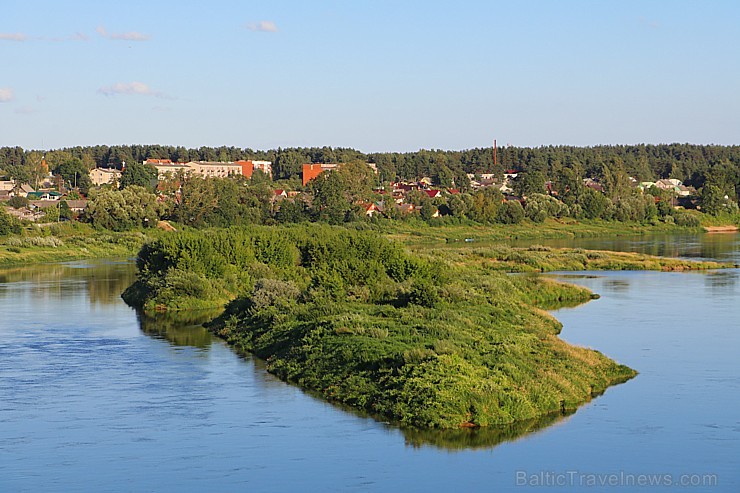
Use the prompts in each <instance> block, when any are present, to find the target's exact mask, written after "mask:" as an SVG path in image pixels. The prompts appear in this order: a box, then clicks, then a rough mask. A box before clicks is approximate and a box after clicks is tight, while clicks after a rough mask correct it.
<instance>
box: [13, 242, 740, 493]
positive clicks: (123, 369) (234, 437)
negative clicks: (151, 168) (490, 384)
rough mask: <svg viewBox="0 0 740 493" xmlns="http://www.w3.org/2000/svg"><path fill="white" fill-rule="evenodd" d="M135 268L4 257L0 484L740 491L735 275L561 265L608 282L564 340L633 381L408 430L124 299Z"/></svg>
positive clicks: (597, 286) (568, 321) (739, 316)
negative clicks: (522, 412) (633, 374)
mask: <svg viewBox="0 0 740 493" xmlns="http://www.w3.org/2000/svg"><path fill="white" fill-rule="evenodd" d="M687 244H688V243H687ZM738 250H739V248H738V242H737V241H736V242H735V243H734V244H730V245H729V248H727V250H726V252H725V253H726V254H727V255H729V256H732V255H737V252H738ZM725 253H723V254H722V255H725ZM132 276H133V271H132V266H131V265H130V264H127V263H105V262H92V263H74V264H66V265H52V266H43V267H35V268H26V269H13V270H4V271H0V491H3V492H5V491H10V492H14V491H33V492H36V491H137V492H138V491H178V492H181V491H353V490H354V491H368V490H371V491H450V490H458V491H520V490H528V489H533V490H541V491H578V490H582V491H603V489H604V488H600V487H596V488H594V487H588V486H581V480H583V481H584V482H585V483H588V482H589V481H591V480H593V479H597V480H600V478H601V477H599V478H594V477H592V476H583V477H581V476H580V475H590V474H600V475H606V474H612V473H614V474H617V475H619V474H620V473H623V474H625V475H638V474H660V475H666V474H671V475H673V476H672V479H673V480H675V481H678V480H679V478H680V476H681V475H682V474H698V475H704V474H715V475H716V477H717V481H718V486H717V487H716V488H708V487H696V488H687V489H686V490H687V491H738V490H740V472H738V471H739V470H740V467H739V466H740V397H739V396H740V364H739V363H738V357H737V353H738V349H740V333H739V332H738V329H739V328H740V324H738V321H740V287H738V285H739V281H740V271H738V270H730V271H723V272H717V273H709V274H697V273H689V274H674V273H652V272H647V273H642V272H618V273H603V274H602V273H598V274H597V275H595V276H592V275H589V276H582V275H580V274H575V273H570V274H569V273H564V274H559V276H561V277H565V278H567V279H568V280H569V281H571V282H576V283H579V284H583V285H585V286H588V287H589V288H591V289H593V290H594V291H596V292H598V293H600V294H601V295H602V298H601V299H599V300H596V301H593V302H590V303H588V304H586V305H583V306H581V307H578V308H575V309H565V310H560V311H558V312H557V313H556V316H557V317H558V318H559V319H560V320H561V321H562V322H563V323H564V325H565V328H564V330H563V333H562V335H561V336H562V337H563V338H564V339H566V340H568V341H570V342H573V343H576V344H581V345H587V346H590V347H594V348H597V349H599V350H601V351H602V352H604V353H606V354H607V355H609V356H611V357H613V358H615V359H617V360H619V361H621V362H623V363H625V364H628V365H630V366H631V367H633V368H635V369H637V370H638V371H639V372H640V375H639V376H638V377H637V378H635V379H633V380H631V381H629V382H627V383H625V384H623V385H620V386H617V387H614V388H611V389H609V390H608V391H607V392H606V394H604V395H603V396H601V397H598V398H596V399H594V400H593V401H592V402H591V403H589V404H587V405H585V406H584V407H582V408H581V409H579V411H578V412H577V413H575V414H573V415H571V416H568V417H565V418H562V419H559V420H556V422H554V423H536V424H535V423H533V424H527V425H526V426H525V428H527V429H533V430H534V429H537V428H539V430H538V431H536V432H533V433H526V434H523V435H519V434H520V433H521V432H522V431H523V430H521V429H517V430H498V431H490V432H486V433H479V434H475V435H469V434H460V433H452V434H434V433H417V434H413V433H409V432H406V434H404V432H403V431H401V430H399V429H397V428H395V427H393V426H390V425H386V424H383V423H379V422H377V421H375V420H373V419H370V418H367V417H362V416H358V415H356V414H353V413H349V412H346V411H344V410H342V409H339V408H337V407H335V406H332V405H329V404H327V403H325V402H323V401H321V400H318V399H315V398H313V397H311V396H310V395H307V394H305V393H303V392H301V391H300V390H299V389H297V388H295V387H292V386H289V385H286V384H284V383H282V382H280V381H278V380H276V379H275V378H273V377H271V376H270V375H269V374H267V373H266V372H265V371H264V369H263V367H262V366H261V365H260V363H259V362H257V361H254V360H252V359H250V358H246V359H244V358H240V357H239V356H237V355H235V354H234V353H233V352H232V351H231V350H230V349H229V348H228V347H226V346H225V345H224V344H222V343H221V342H219V341H218V340H213V339H211V338H210V336H209V335H208V334H207V333H206V332H205V331H204V330H203V329H201V328H200V327H199V326H198V325H197V322H198V320H193V325H192V326H190V327H183V326H180V325H177V324H174V323H172V322H168V321H166V320H159V321H153V320H150V319H140V318H139V317H137V315H136V313H135V312H134V311H132V310H131V309H129V308H128V307H126V306H125V305H124V304H123V303H122V302H121V301H120V299H119V293H120V292H121V290H122V289H123V288H124V287H125V286H126V285H128V284H129V283H130V282H131V280H132ZM574 276H575V277H574ZM204 316H207V314H205V315H204ZM546 425H547V426H546ZM517 435H519V437H518V438H517ZM532 475H535V476H532ZM525 476H526V477H527V478H528V481H529V483H530V484H536V483H537V481H540V482H547V481H548V477H550V478H553V481H559V480H565V481H568V485H567V487H542V488H541V487H537V486H534V487H527V486H518V485H517V480H519V482H523V480H522V478H523V477H525ZM571 479H572V481H573V483H570V481H571ZM617 479H619V478H617ZM689 479H697V478H689ZM604 480H609V478H608V477H605V479H604ZM629 480H630V479H629V477H627V476H625V477H624V481H629ZM611 489H617V490H621V491H634V490H635V487H634V486H631V487H625V488H619V487H617V488H611ZM675 489H676V488H675V486H674V487H673V488H662V490H663V491H673V490H675ZM681 489H683V488H681Z"/></svg>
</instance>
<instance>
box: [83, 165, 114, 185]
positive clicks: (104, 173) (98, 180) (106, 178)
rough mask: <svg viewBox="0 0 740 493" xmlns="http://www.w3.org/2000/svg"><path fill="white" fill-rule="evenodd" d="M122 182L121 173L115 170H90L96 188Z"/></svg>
mask: <svg viewBox="0 0 740 493" xmlns="http://www.w3.org/2000/svg"><path fill="white" fill-rule="evenodd" d="M120 180H121V171H120V170H117V169H115V168H95V169H93V170H90V181H91V182H92V184H93V185H95V186H96V187H99V186H100V185H106V184H109V183H117V182H119V181H120Z"/></svg>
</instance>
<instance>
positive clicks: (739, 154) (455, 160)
mask: <svg viewBox="0 0 740 493" xmlns="http://www.w3.org/2000/svg"><path fill="white" fill-rule="evenodd" d="M44 154H45V155H46V160H47V162H48V163H49V165H50V166H51V167H52V169H55V168H56V167H58V166H61V164H62V163H63V162H65V161H68V160H69V159H72V158H76V159H79V160H80V161H82V162H83V163H84V164H85V165H86V166H87V167H88V168H93V167H96V166H97V167H107V166H116V167H120V166H121V165H122V163H123V162H126V163H129V164H130V163H132V162H141V161H143V160H145V159H147V158H160V159H171V160H172V161H191V160H202V161H236V160H239V159H259V160H268V161H271V162H272V163H273V172H274V176H275V178H276V179H290V178H296V177H299V176H300V174H301V171H302V170H301V165H302V164H304V163H344V162H349V161H357V160H359V161H365V162H373V163H375V164H376V165H377V167H378V170H379V177H380V180H381V181H390V180H396V179H408V180H411V179H417V178H421V177H423V176H428V177H431V178H433V179H434V180H435V182H436V183H439V184H442V185H448V184H449V185H451V184H453V183H454V184H455V185H457V186H464V185H465V182H466V177H465V175H466V174H467V173H494V174H502V173H503V172H504V171H505V170H508V169H513V170H516V171H523V172H540V173H542V174H543V175H544V176H545V178H546V179H548V180H555V179H556V178H557V176H559V175H560V174H562V171H563V169H578V170H579V171H580V172H582V174H583V175H585V176H588V177H594V178H598V177H601V176H603V175H604V170H605V169H614V168H621V169H624V170H625V172H626V173H627V174H628V175H629V176H632V177H634V178H636V179H637V180H638V181H653V180H656V179H660V178H677V179H679V180H682V181H684V182H685V183H686V184H687V185H692V186H694V187H696V188H700V187H702V186H703V185H704V183H705V182H706V181H707V179H708V177H709V176H717V175H721V176H720V178H719V180H720V181H723V182H727V184H728V188H729V186H730V185H732V187H733V188H735V187H738V186H739V185H740V146H718V145H692V144H661V145H648V144H640V145H615V146H594V147H573V146H543V147H534V148H529V147H502V148H499V149H498V157H497V162H496V165H495V166H494V159H493V148H492V147H483V148H475V149H467V150H462V151H443V150H420V151H416V152H404V153H398V152H381V153H370V154H365V153H362V152H360V151H357V150H355V149H347V148H332V147H306V148H286V149H281V148H279V149H272V150H268V151H260V150H253V149H241V148H237V147H226V146H222V147H200V148H197V149H188V148H185V147H181V146H180V147H177V146H162V145H130V146H90V147H71V148H65V149H59V150H50V151H39V150H24V149H22V148H20V147H3V148H0V169H2V170H4V171H5V173H6V174H8V175H11V177H14V178H21V179H22V178H23V177H25V176H28V175H29V174H30V171H28V170H29V169H30V168H33V167H34V166H37V164H38V162H39V161H40V158H41V156H42V155H44ZM723 188H724V187H723ZM736 193H737V192H736Z"/></svg>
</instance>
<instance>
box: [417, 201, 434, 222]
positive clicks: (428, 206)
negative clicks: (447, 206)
mask: <svg viewBox="0 0 740 493" xmlns="http://www.w3.org/2000/svg"><path fill="white" fill-rule="evenodd" d="M435 212H437V207H435V205H434V204H433V203H432V201H431V200H430V199H426V200H425V201H424V202H423V203H422V204H421V209H420V210H419V215H420V216H421V218H422V219H423V220H425V221H431V220H432V218H433V217H434V213H435Z"/></svg>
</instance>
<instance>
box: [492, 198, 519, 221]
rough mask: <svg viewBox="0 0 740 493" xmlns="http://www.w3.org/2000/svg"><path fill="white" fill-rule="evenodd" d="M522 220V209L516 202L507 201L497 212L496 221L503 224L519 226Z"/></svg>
mask: <svg viewBox="0 0 740 493" xmlns="http://www.w3.org/2000/svg"><path fill="white" fill-rule="evenodd" d="M522 219H524V207H522V204H521V203H520V202H519V201H518V200H507V201H506V202H504V203H503V204H501V207H500V208H499V210H498V213H497V214H496V220H497V221H498V222H500V223H503V224H519V223H520V222H522Z"/></svg>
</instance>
